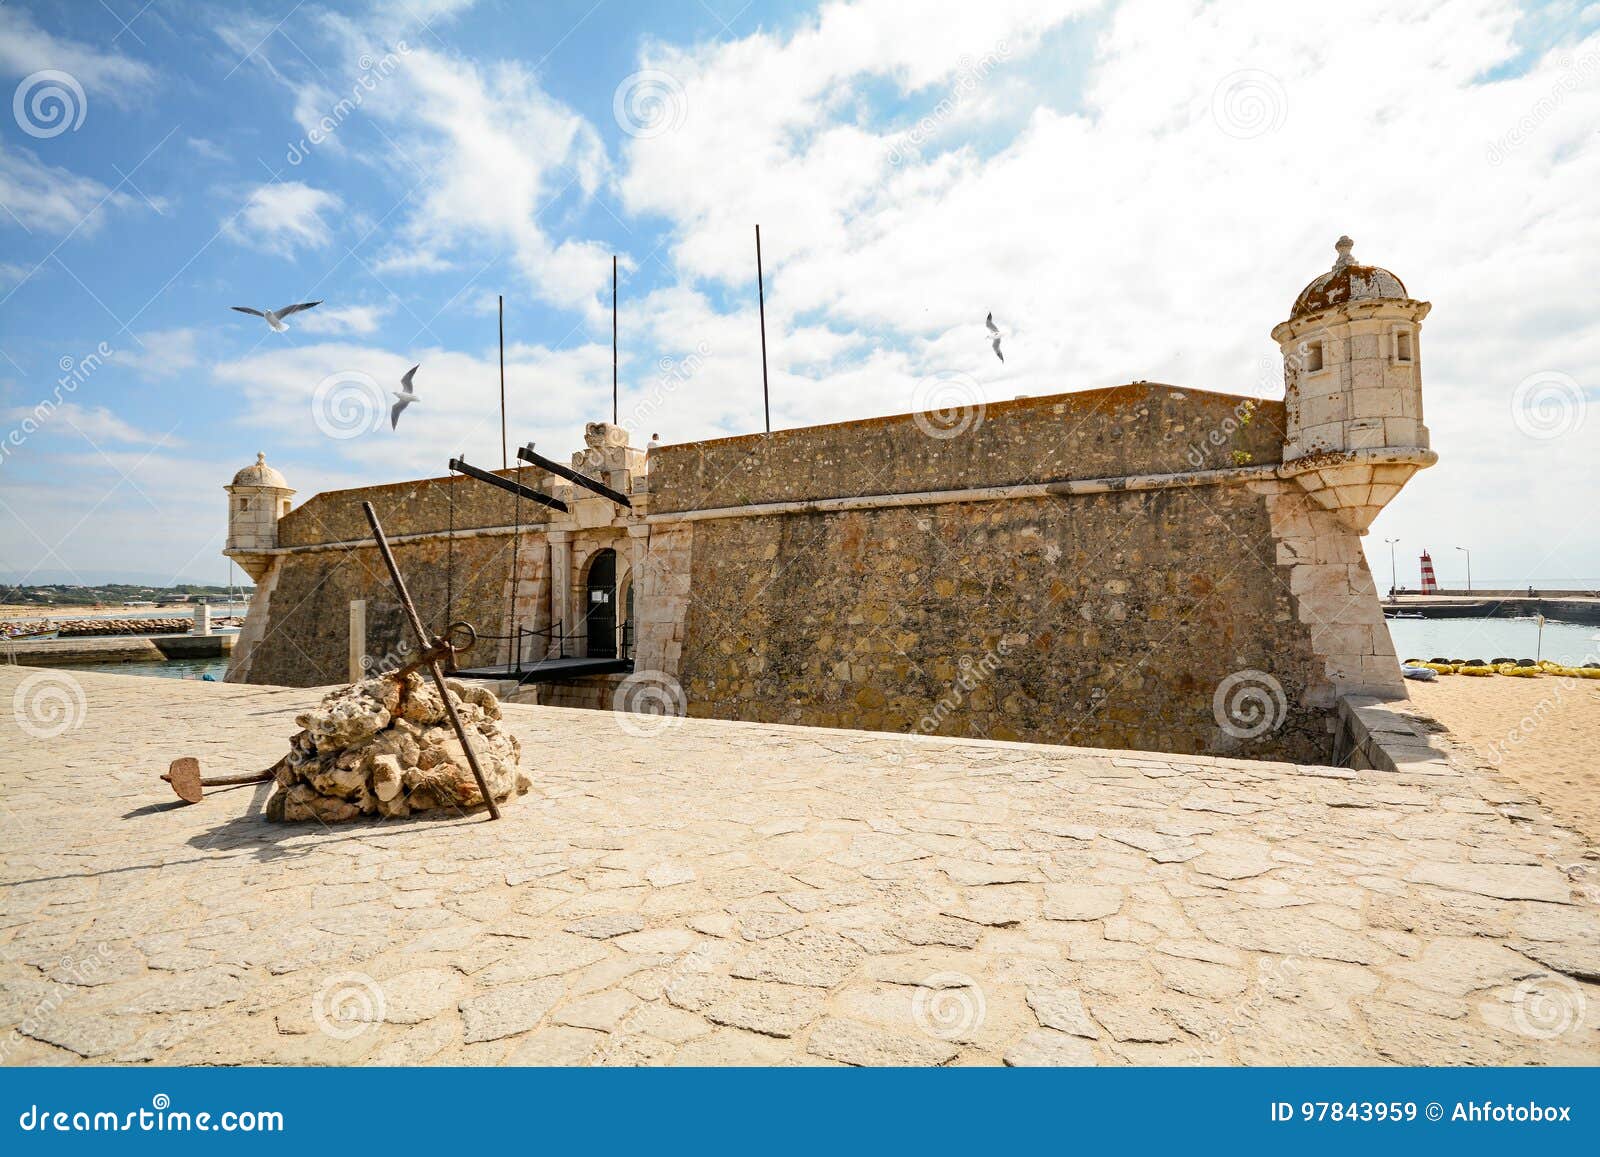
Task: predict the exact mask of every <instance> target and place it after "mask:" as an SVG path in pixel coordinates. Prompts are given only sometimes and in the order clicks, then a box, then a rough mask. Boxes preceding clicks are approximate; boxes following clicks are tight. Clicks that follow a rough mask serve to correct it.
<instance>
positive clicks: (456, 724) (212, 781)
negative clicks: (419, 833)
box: [161, 502, 500, 820]
mask: <svg viewBox="0 0 1600 1157" xmlns="http://www.w3.org/2000/svg"><path fill="white" fill-rule="evenodd" d="M361 507H362V510H363V511H365V512H366V516H367V521H368V522H369V523H371V524H372V534H373V538H374V539H375V540H376V541H377V545H378V552H379V553H380V554H381V555H382V556H383V562H384V565H385V566H386V567H388V569H389V578H390V580H391V581H392V582H393V583H394V589H395V594H396V595H397V596H398V597H399V599H400V606H401V608H402V609H403V610H404V611H405V613H406V621H407V622H408V623H409V624H410V626H411V630H412V632H413V633H414V634H415V635H416V637H417V641H418V642H419V643H420V644H422V650H421V652H420V653H418V655H417V657H416V658H415V659H412V660H411V662H409V663H407V664H405V666H403V667H398V668H396V669H395V670H393V671H389V672H385V676H386V677H387V678H391V679H394V680H395V681H396V682H399V683H400V684H401V685H402V687H403V686H404V681H405V677H406V676H407V675H409V674H410V673H411V672H413V671H420V670H423V669H426V670H427V671H428V673H429V674H430V675H431V676H432V677H433V682H434V685H435V686H436V687H437V688H438V689H439V698H440V699H441V700H443V702H444V708H445V714H446V715H448V716H449V718H450V726H451V727H452V728H453V729H454V730H455V733H456V738H457V739H459V740H461V749H462V751H464V752H465V753H466V756H467V763H468V764H470V765H471V767H472V778H473V779H474V780H476V781H477V784H478V792H479V794H480V795H482V796H483V802H484V803H485V804H487V805H488V808H489V818H490V819H492V820H497V819H499V818H500V808H499V806H498V805H497V804H496V803H495V802H494V797H493V796H491V795H490V794H489V784H488V781H487V780H486V779H485V778H484V775H483V768H482V767H481V766H480V765H479V763H478V753H477V751H476V750H475V749H474V748H473V746H472V739H471V738H470V737H469V736H468V734H467V729H466V726H465V725H464V724H463V723H462V722H461V716H460V714H459V713H458V712H457V711H456V705H455V703H454V702H452V701H451V699H450V694H449V692H448V691H447V690H446V689H445V683H444V672H443V670H442V669H441V668H440V666H439V663H440V660H448V661H450V663H451V665H452V667H453V666H454V660H455V656H456V655H458V654H460V653H461V652H463V651H468V650H471V649H472V648H473V647H474V646H476V645H477V642H478V631H477V628H476V627H474V626H473V625H472V624H471V623H468V622H465V621H463V620H459V619H458V620H457V621H455V622H453V623H451V624H450V625H449V626H448V627H446V628H445V630H444V634H442V635H435V636H434V637H433V639H432V641H431V642H430V641H429V639H428V634H427V631H426V630H425V629H424V627H423V625H422V618H421V616H420V615H418V614H417V608H416V605H415V604H414V603H412V601H411V593H410V592H409V591H408V590H406V582H405V579H404V578H403V577H402V576H401V574H400V567H399V566H398V564H396V563H395V561H394V554H393V552H391V551H390V549H389V540H388V539H387V538H386V537H385V536H384V533H383V527H382V526H381V525H379V523H378V514H377V512H376V511H375V510H373V508H372V503H370V502H363V503H362V504H361ZM277 772H278V765H277V764H274V765H273V766H272V767H269V768H268V769H267V770H266V771H260V772H255V773H254V774H251V775H219V776H212V777H210V778H204V777H202V776H201V775H200V761H199V760H198V759H196V758H194V757H193V756H192V755H186V756H183V757H182V758H179V759H175V760H173V761H172V764H171V766H169V767H168V768H167V773H166V774H165V775H163V776H162V777H161V778H162V779H163V780H165V781H166V782H167V783H169V784H171V785H172V790H173V792H174V793H176V794H177V796H178V798H179V799H181V800H183V802H185V803H199V802H200V801H201V800H202V799H204V798H205V789H206V788H208V787H224V786H229V787H231V786H233V785H236V784H245V783H262V782H264V781H266V780H269V779H271V778H272V777H273V776H275V775H276V774H277Z"/></svg>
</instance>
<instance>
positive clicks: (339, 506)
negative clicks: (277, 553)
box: [278, 467, 550, 546]
mask: <svg viewBox="0 0 1600 1157" xmlns="http://www.w3.org/2000/svg"><path fill="white" fill-rule="evenodd" d="M493 473H495V474H498V475H499V476H500V477H502V478H510V479H512V480H514V481H517V482H520V483H522V485H524V486H526V487H528V488H529V489H530V490H540V489H544V490H545V491H546V492H547V493H548V485H547V483H548V479H549V476H548V475H546V474H545V473H544V472H543V471H542V470H535V469H533V468H532V467H524V468H522V469H513V470H495V471H493ZM452 493H453V494H454V499H455V526H456V529H458V530H464V529H469V528H472V527H482V526H511V525H512V524H513V523H514V522H516V521H518V505H519V504H518V500H517V498H516V496H515V495H512V494H507V493H506V492H505V491H503V490H497V489H495V488H494V487H493V486H488V485H485V484H484V483H482V482H478V481H476V480H475V479H471V478H463V477H461V476H459V475H456V476H452V477H448V478H420V479H417V480H416V481H414V482H396V483H393V484H391V485H388V486H363V487H360V488H358V489H354V490H329V491H326V492H324V493H322V494H318V495H316V496H315V497H314V498H311V499H309V500H308V501H306V502H305V503H303V504H302V505H300V506H299V507H297V508H295V509H294V510H291V511H290V512H289V513H288V514H286V515H284V516H283V518H281V519H279V520H278V545H279V546H311V545H316V544H319V543H327V542H359V541H361V540H362V539H368V538H371V537H372V528H371V527H370V526H368V525H367V516H366V515H365V514H363V513H362V510H361V504H362V503H363V502H371V503H372V505H373V508H374V509H375V510H377V512H378V520H379V521H380V522H382V523H383V533H384V534H386V535H388V536H389V537H390V538H397V537H399V536H400V535H403V534H426V533H428V532H430V531H442V530H444V529H446V528H447V527H448V526H449V525H450V521H451V515H450V504H451V495H452ZM520 507H521V516H520V521H521V523H522V525H524V526H528V525H530V524H532V525H540V524H543V523H545V522H547V521H549V514H550V511H549V509H548V508H547V507H543V506H540V505H538V504H537V503H535V502H531V501H529V500H527V499H523V500H522V501H521V503H520Z"/></svg>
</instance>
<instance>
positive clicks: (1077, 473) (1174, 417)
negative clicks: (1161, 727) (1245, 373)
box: [650, 382, 1284, 514]
mask: <svg viewBox="0 0 1600 1157" xmlns="http://www.w3.org/2000/svg"><path fill="white" fill-rule="evenodd" d="M1240 413H1249V414H1250V419H1249V421H1248V422H1246V423H1243V424H1241V423H1240V421H1239V418H1238V415H1239V414H1240ZM938 422H939V418H938V415H928V414H902V415H897V416H895V417H889V418H870V419H867V420H865V421H859V422H841V423H838V424H836V425H830V426H812V427H808V428H806V429H801V430H779V431H776V432H774V433H772V434H752V435H747V436H745V437H740V438H721V439H717V440H715V441H709V442H689V443H685V444H683V445H678V446H661V447H657V448H656V449H654V450H652V451H651V453H650V491H651V494H652V506H651V510H652V512H654V513H658V514H659V513H676V512H681V511H686V510H703V509H709V508H717V507H726V506H741V505H746V504H750V503H758V502H792V501H798V500H803V499H814V498H836V497H841V496H845V495H860V494H905V493H913V492H918V491H925V490H954V489H962V488H967V487H979V486H1009V485H1014V484H1017V483H1025V482H1049V481H1057V480H1061V479H1067V478H1112V477H1122V476H1125V475H1131V474H1165V473H1178V472H1181V471H1186V470H1210V469H1220V468H1225V467H1231V466H1237V465H1241V464H1243V462H1248V463H1251V464H1257V465H1262V464H1270V463H1275V462H1278V461H1280V460H1281V456H1282V453H1283V438H1284V434H1283V427H1284V408H1283V403H1282V402H1280V401H1262V400H1256V399H1248V398H1243V397H1239V396H1235V395H1231V394H1211V393H1205V392H1202V391H1198V390H1180V389H1176V388H1174V387H1171V386H1160V385H1153V384H1148V383H1143V382H1141V383H1137V384H1134V385H1128V386H1117V387H1114V388H1111V389H1103V390H1086V391H1084V392H1081V393H1074V394H1058V395H1055V396H1052V397H1044V398H1023V399H1018V400H1016V401H1011V402H999V403H995V404H992V405H988V406H985V407H984V408H983V409H982V411H981V413H980V412H979V411H976V410H972V411H966V412H959V411H958V412H953V413H952V414H951V415H950V416H949V418H948V420H947V422H946V425H947V427H948V428H947V429H944V430H942V431H941V429H940V427H939V425H938ZM941 432H942V433H943V434H945V435H946V436H940V434H941Z"/></svg>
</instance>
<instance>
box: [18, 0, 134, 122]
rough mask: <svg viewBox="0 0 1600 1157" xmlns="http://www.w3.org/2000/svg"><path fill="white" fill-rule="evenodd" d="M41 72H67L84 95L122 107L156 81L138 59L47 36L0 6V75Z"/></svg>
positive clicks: (21, 15) (30, 20)
mask: <svg viewBox="0 0 1600 1157" xmlns="http://www.w3.org/2000/svg"><path fill="white" fill-rule="evenodd" d="M44 69H56V70H59V71H61V72H65V73H68V74H70V75H71V76H72V77H73V78H74V79H75V80H77V81H78V83H79V84H81V85H83V86H84V87H85V89H87V90H88V95H89V96H90V97H95V96H100V95H104V96H106V97H107V98H109V99H110V100H111V101H113V102H114V103H117V104H123V105H126V104H128V103H130V101H131V100H132V99H133V97H134V96H136V95H137V94H138V93H139V92H140V91H142V90H143V89H145V88H147V87H148V86H149V85H151V84H153V83H154V81H155V79H156V74H155V71H154V70H153V69H152V68H150V66H149V65H147V64H145V63H144V62H143V61H139V60H133V59H131V58H129V57H126V56H123V55H122V54H121V53H119V52H102V51H100V50H99V49H98V48H96V47H94V46H93V45H91V44H84V43H83V42H82V41H77V40H68V39H66V38H64V37H59V36H53V35H51V34H50V33H49V32H46V31H45V30H44V29H42V28H40V27H39V26H38V25H37V24H35V23H34V21H33V18H32V17H31V16H29V15H28V13H26V12H24V11H22V10H21V9H19V8H17V7H15V6H11V5H8V6H6V7H3V8H0V76H7V77H11V76H28V75H31V74H32V73H35V72H39V71H42V70H44Z"/></svg>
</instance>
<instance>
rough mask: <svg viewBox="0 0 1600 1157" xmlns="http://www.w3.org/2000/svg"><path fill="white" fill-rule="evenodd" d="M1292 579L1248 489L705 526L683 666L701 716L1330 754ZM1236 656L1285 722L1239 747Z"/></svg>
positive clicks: (1260, 754)
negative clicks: (1272, 690) (1260, 679)
mask: <svg viewBox="0 0 1600 1157" xmlns="http://www.w3.org/2000/svg"><path fill="white" fill-rule="evenodd" d="M1357 553H1358V554H1359V552H1357ZM1294 585H1295V583H1294V578H1293V574H1292V566H1291V565H1290V562H1289V561H1287V560H1285V559H1284V558H1282V557H1281V556H1280V553H1279V551H1278V549H1277V541H1276V539H1275V538H1274V535H1273V530H1272V524H1271V514H1270V511H1269V508H1268V501H1267V498H1266V496H1264V495H1262V494H1258V493H1253V492H1252V490H1251V489H1250V488H1249V487H1247V486H1245V485H1229V486H1204V487H1183V488H1169V489H1162V490H1153V491H1144V492H1139V493H1109V494H1099V495H1086V496H1076V497H1063V498H1042V499H1026V500H1016V501H1007V502H994V503H966V504H948V505H941V506H933V507H921V508H913V509H880V510H868V511H851V512H846V513H830V514H821V513H812V514H801V515H790V516H768V517H759V518H736V519H726V520H713V521H704V522H699V523H696V524H694V539H693V547H692V561H691V565H690V573H689V578H688V582H687V586H688V588H689V590H690V591H691V595H690V598H689V601H688V606H687V620H686V625H685V630H684V642H683V645H682V659H681V663H680V665H679V666H678V668H677V671H676V674H677V676H678V677H679V679H680V680H681V681H682V684H683V686H684V689H685V690H686V692H687V695H688V702H689V712H690V714H692V715H697V716H712V717H720V718H735V719H746V720H754V721H760V722H776V723H798V724H809V725H820V726H831V727H853V728H865V729H869V730H883V731H912V730H916V731H922V732H926V733H930V734H941V735H973V736H982V737H987V738H991V739H1013V740H1027V741H1035V742H1050V743H1069V744H1080V745H1085V746H1096V747H1120V748H1137V749H1144V750H1155V751H1180V752H1188V753H1198V752H1216V753H1221V752H1228V753H1237V754H1244V755H1248V756H1252V757H1256V758H1274V759H1287V760H1298V761H1312V762H1325V761H1327V760H1328V759H1329V757H1330V750H1331V747H1330V745H1331V740H1332V736H1331V732H1330V730H1329V724H1330V722H1331V719H1332V713H1331V707H1332V700H1331V697H1330V695H1329V694H1328V688H1327V682H1326V673H1325V663H1324V661H1323V659H1322V657H1321V656H1320V655H1318V654H1317V653H1316V651H1315V646H1314V641H1313V637H1312V631H1311V629H1310V627H1308V626H1307V625H1306V624H1305V623H1303V622H1301V621H1300V618H1299V613H1298V609H1297V602H1296V598H1295V595H1294V593H1293V588H1294ZM641 659H642V656H641ZM1390 662H1391V663H1392V662H1393V660H1392V658H1391V659H1390ZM1250 669H1256V670H1261V671H1265V672H1268V673H1269V674H1270V675H1271V676H1272V677H1273V678H1274V679H1275V680H1277V682H1278V683H1279V684H1280V685H1281V686H1282V688H1283V691H1284V694H1285V698H1286V701H1287V704H1288V714H1287V716H1286V717H1285V719H1284V722H1283V724H1282V726H1281V727H1278V728H1277V729H1275V730H1273V731H1271V732H1270V733H1268V734H1266V735H1264V736H1262V737H1260V738H1259V739H1245V740H1241V739H1238V738H1236V737H1233V736H1230V735H1228V734H1227V733H1225V732H1224V731H1223V730H1222V729H1221V728H1219V726H1218V724H1217V721H1216V718H1215V717H1214V715H1213V704H1212V697H1213V694H1214V692H1215V689H1216V688H1217V687H1218V685H1219V684H1220V683H1222V681H1223V680H1225V679H1227V678H1228V677H1229V676H1230V675H1231V674H1233V673H1235V672H1238V671H1243V670H1250Z"/></svg>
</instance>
